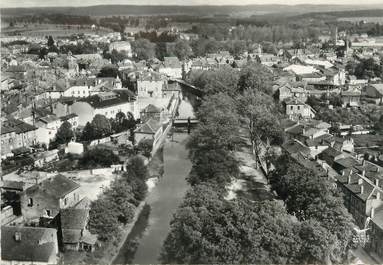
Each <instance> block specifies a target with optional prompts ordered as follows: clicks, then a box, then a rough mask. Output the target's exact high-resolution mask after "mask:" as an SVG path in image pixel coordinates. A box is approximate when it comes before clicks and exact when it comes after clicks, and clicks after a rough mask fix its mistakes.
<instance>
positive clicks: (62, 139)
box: [55, 121, 74, 144]
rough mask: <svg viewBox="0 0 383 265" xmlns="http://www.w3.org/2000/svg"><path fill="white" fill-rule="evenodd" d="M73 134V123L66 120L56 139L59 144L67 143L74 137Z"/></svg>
mask: <svg viewBox="0 0 383 265" xmlns="http://www.w3.org/2000/svg"><path fill="white" fill-rule="evenodd" d="M73 136H74V132H73V130H72V124H70V123H69V122H68V121H65V122H63V123H62V124H61V126H60V128H59V129H58V130H57V133H56V139H55V141H56V142H57V143H58V144H66V143H68V142H69V141H70V140H71V139H72V138H73Z"/></svg>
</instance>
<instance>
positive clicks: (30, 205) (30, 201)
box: [28, 198, 33, 207]
mask: <svg viewBox="0 0 383 265" xmlns="http://www.w3.org/2000/svg"><path fill="white" fill-rule="evenodd" d="M28 206H29V207H32V206H33V199H32V198H29V199H28Z"/></svg>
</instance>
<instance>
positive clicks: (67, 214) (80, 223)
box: [60, 208, 89, 229]
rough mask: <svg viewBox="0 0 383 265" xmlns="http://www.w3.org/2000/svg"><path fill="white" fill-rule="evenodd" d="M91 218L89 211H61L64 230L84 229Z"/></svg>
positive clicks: (68, 209) (69, 209)
mask: <svg viewBox="0 0 383 265" xmlns="http://www.w3.org/2000/svg"><path fill="white" fill-rule="evenodd" d="M88 216H89V210H86V209H77V208H67V209H63V210H61V211H60V220H61V228H62V229H84V228H85V226H86V223H87V219H88Z"/></svg>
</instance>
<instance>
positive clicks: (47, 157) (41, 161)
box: [33, 149, 59, 167]
mask: <svg viewBox="0 0 383 265" xmlns="http://www.w3.org/2000/svg"><path fill="white" fill-rule="evenodd" d="M33 158H34V160H35V163H34V166H35V167H43V166H44V165H45V164H46V163H49V162H52V161H56V160H58V159H59V156H58V150H57V149H53V150H48V151H45V152H42V153H37V154H34V155H33Z"/></svg>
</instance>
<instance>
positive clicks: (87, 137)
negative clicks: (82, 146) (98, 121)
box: [81, 122, 96, 141]
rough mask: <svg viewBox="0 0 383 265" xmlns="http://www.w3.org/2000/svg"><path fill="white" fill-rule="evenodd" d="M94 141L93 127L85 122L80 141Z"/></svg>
mask: <svg viewBox="0 0 383 265" xmlns="http://www.w3.org/2000/svg"><path fill="white" fill-rule="evenodd" d="M94 139H96V137H95V130H94V127H93V125H92V123H90V122H87V123H86V124H85V127H84V129H83V131H82V134H81V140H82V141H92V140H94Z"/></svg>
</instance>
